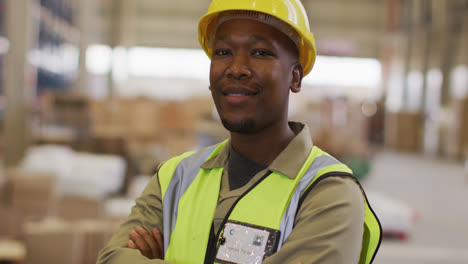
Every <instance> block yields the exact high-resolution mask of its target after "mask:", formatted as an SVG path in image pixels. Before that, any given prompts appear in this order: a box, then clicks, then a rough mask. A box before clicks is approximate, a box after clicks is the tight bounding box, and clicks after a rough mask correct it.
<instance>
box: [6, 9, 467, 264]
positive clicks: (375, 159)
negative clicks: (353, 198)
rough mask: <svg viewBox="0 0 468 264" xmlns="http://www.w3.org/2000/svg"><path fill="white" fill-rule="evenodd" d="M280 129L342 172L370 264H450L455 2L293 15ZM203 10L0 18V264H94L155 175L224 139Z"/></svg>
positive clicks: (455, 259) (463, 31)
mask: <svg viewBox="0 0 468 264" xmlns="http://www.w3.org/2000/svg"><path fill="white" fill-rule="evenodd" d="M302 2H303V4H304V6H305V8H306V9H307V12H308V15H309V21H310V25H311V30H312V31H313V32H314V34H315V37H316V41H317V47H318V55H319V56H318V58H317V61H316V64H315V67H314V69H313V70H312V72H311V73H310V74H309V75H308V76H307V77H306V78H305V79H304V80H303V89H302V91H301V93H300V94H294V95H292V97H291V104H290V107H291V109H290V113H289V115H290V119H291V120H295V121H301V122H304V123H306V124H308V126H309V128H310V130H311V133H312V134H311V137H312V140H313V142H314V143H315V144H316V145H318V146H319V147H321V148H322V149H324V150H326V151H327V152H329V153H331V154H333V155H335V156H336V157H338V158H339V159H340V160H341V161H343V162H345V163H346V164H348V165H349V166H350V167H351V168H352V169H353V170H354V172H355V174H356V177H358V178H359V180H360V181H361V182H362V184H363V186H364V188H365V189H366V192H367V194H368V197H369V199H370V201H371V205H372V207H373V208H374V210H375V211H376V213H377V215H378V216H379V218H380V220H381V224H382V227H383V233H384V239H383V242H382V246H381V249H380V251H379V254H378V255H377V257H376V260H375V263H378V264H390V263H392V264H393V263H413V264H414V263H430V264H432V263H433V264H436V263H448V264H455V263H457V264H461V263H465V264H466V263H468V224H467V223H468V205H467V204H466V202H467V201H468V161H467V158H468V0H303V1H302ZM208 5H209V0H192V1H187V0H171V1H154V0H133V1H129V0H79V1H78V0H0V161H1V162H0V263H33V264H37V263H60V264H62V263H80V264H81V263H95V260H96V255H97V252H98V250H99V249H100V248H101V247H102V246H103V245H104V244H105V243H106V242H107V240H108V239H109V236H110V235H111V234H112V232H113V231H114V230H115V229H116V228H117V227H118V224H119V223H120V222H121V221H122V219H125V217H126V216H127V215H128V213H129V208H130V207H131V206H132V205H133V201H134V199H135V197H137V196H138V195H139V194H140V193H141V191H142V190H143V188H144V186H145V185H146V183H147V182H148V180H149V179H150V177H151V176H152V175H153V174H154V173H155V170H156V168H157V166H158V164H159V163H160V162H162V161H164V160H166V159H168V158H169V157H171V156H174V155H176V154H180V153H182V152H184V151H188V150H196V149H200V148H202V147H205V146H208V145H211V144H214V143H216V142H219V141H220V140H222V139H224V138H226V137H228V136H229V135H228V134H227V133H226V131H225V130H224V128H223V127H222V126H221V125H220V122H219V121H218V117H217V114H216V111H215V109H214V106H213V103H212V101H211V97H210V93H209V91H208V85H209V84H208V73H209V64H210V61H209V59H208V58H207V56H206V55H205V54H204V53H203V51H202V50H201V49H200V48H199V44H198V35H197V24H198V19H199V18H200V17H201V16H202V15H203V14H204V13H205V12H206V10H207V8H208Z"/></svg>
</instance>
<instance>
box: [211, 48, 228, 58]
mask: <svg viewBox="0 0 468 264" xmlns="http://www.w3.org/2000/svg"><path fill="white" fill-rule="evenodd" d="M229 54H231V52H230V51H229V50H227V49H217V50H215V51H214V52H213V55H216V56H226V55H229Z"/></svg>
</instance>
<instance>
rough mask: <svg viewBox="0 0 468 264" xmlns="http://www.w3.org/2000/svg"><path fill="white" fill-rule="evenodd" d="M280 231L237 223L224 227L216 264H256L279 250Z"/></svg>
mask: <svg viewBox="0 0 468 264" xmlns="http://www.w3.org/2000/svg"><path fill="white" fill-rule="evenodd" d="M279 238H280V231H279V230H275V229H270V228H266V227H262V226H256V225H251V224H246V223H241V222H237V221H228V222H227V223H226V224H225V225H224V229H223V234H222V236H221V238H220V241H219V244H220V246H219V248H218V253H217V254H216V260H215V261H216V262H219V263H224V264H232V263H234V264H256V263H262V261H263V259H264V258H265V257H267V256H270V255H272V254H273V253H275V252H276V250H277V248H278V242H279Z"/></svg>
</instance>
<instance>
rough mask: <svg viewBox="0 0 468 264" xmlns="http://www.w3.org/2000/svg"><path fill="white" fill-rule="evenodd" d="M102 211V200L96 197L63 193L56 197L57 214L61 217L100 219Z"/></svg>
mask: <svg viewBox="0 0 468 264" xmlns="http://www.w3.org/2000/svg"><path fill="white" fill-rule="evenodd" d="M103 211H104V205H103V201H102V200H101V199H98V198H87V197H80V196H71V195H64V196H61V197H60V198H59V199H58V206H57V216H58V217H59V218H61V219H65V220H80V219H100V218H102V217H103Z"/></svg>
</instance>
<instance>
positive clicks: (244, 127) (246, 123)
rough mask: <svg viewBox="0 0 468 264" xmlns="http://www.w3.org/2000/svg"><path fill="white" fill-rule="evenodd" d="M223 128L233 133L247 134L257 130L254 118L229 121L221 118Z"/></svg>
mask: <svg viewBox="0 0 468 264" xmlns="http://www.w3.org/2000/svg"><path fill="white" fill-rule="evenodd" d="M221 122H222V123H223V126H224V128H226V129H227V130H229V131H230V132H234V133H241V134H249V133H253V132H255V131H256V130H257V126H256V125H257V124H256V122H255V120H254V119H247V120H242V121H240V122H230V121H228V120H226V119H221Z"/></svg>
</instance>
